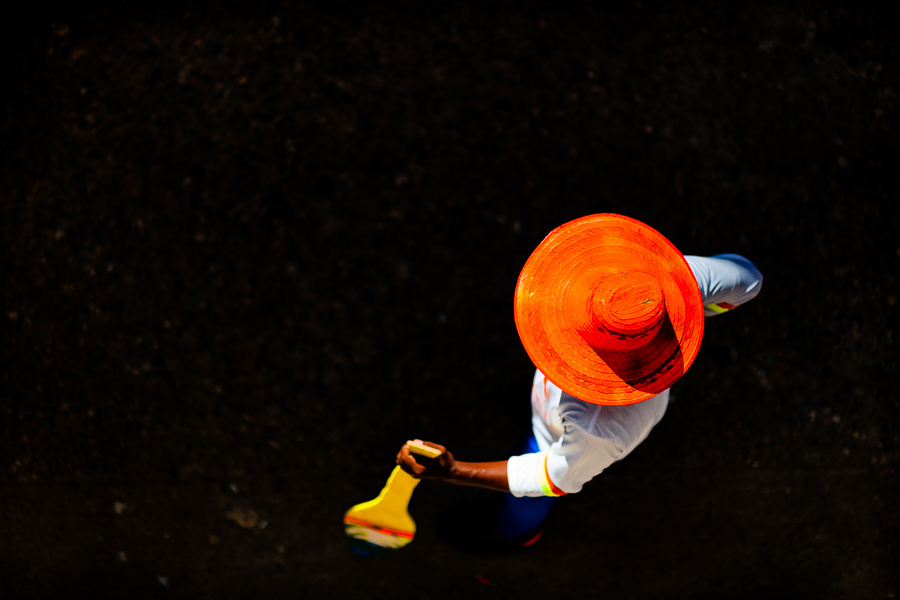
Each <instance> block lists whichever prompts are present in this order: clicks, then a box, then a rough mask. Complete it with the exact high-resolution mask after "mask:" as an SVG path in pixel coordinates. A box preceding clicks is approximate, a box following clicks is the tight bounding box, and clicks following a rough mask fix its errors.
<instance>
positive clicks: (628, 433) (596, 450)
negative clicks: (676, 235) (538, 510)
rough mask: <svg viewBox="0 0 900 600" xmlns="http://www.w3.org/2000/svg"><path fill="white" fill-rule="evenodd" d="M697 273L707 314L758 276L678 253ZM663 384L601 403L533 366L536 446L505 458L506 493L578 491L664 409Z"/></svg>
mask: <svg viewBox="0 0 900 600" xmlns="http://www.w3.org/2000/svg"><path fill="white" fill-rule="evenodd" d="M685 259H687V263H688V265H689V266H690V267H691V270H692V271H693V272H694V276H695V277H696V278H697V283H698V285H699V286H700V295H701V296H702V298H703V305H704V307H705V310H704V314H705V315H706V316H708V317H711V316H715V315H717V314H721V313H723V312H727V311H729V310H731V309H733V308H735V307H736V306H739V305H741V304H744V303H745V302H747V301H749V300H751V299H753V298H754V297H755V296H756V295H757V294H758V293H759V290H760V288H761V287H762V275H761V274H760V272H759V270H757V268H756V267H755V266H753V264H752V263H751V262H750V261H748V260H747V259H746V258H744V257H742V256H739V255H737V254H720V255H717V256H714V257H708V258H707V257H700V256H685ZM668 404H669V390H665V391H663V392H662V393H660V394H658V395H656V396H653V397H652V398H649V399H647V400H644V401H643V402H637V403H635V404H628V405H625V406H602V405H599V404H592V403H590V402H585V401H583V400H579V399H578V398H575V397H574V396H571V395H569V394H567V393H565V392H563V391H562V390H561V389H560V388H559V387H557V386H556V385H555V384H553V383H552V382H550V381H549V380H547V378H546V377H544V374H543V373H541V372H540V371H537V372H536V373H535V375H534V383H533V385H532V390H531V411H532V429H533V431H534V437H535V438H536V439H537V442H538V447H539V448H540V451H539V452H534V453H531V454H523V455H521V456H513V457H511V458H510V459H509V462H508V463H507V468H506V472H507V478H508V480H509V489H510V491H511V492H512V494H513V495H514V496H561V495H563V494H574V493H576V492H580V491H581V488H582V487H583V486H584V484H585V483H587V482H588V481H590V480H591V479H593V478H594V477H596V476H597V475H599V474H600V473H602V472H603V470H604V469H606V468H607V467H609V466H610V465H611V464H613V463H614V462H616V461H618V460H622V459H623V458H625V457H626V456H628V454H630V453H631V451H632V450H634V449H635V448H636V447H637V445H638V444H640V443H641V442H642V441H644V439H646V437H647V436H648V435H649V434H650V430H651V429H653V427H654V426H655V425H656V424H657V423H659V421H660V420H661V419H662V418H663V415H665V414H666V407H667V406H668Z"/></svg>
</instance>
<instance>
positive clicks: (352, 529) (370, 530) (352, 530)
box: [344, 441, 441, 556]
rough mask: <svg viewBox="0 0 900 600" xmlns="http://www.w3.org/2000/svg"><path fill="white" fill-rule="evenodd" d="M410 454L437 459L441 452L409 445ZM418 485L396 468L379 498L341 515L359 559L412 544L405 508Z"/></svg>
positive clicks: (411, 526)
mask: <svg viewBox="0 0 900 600" xmlns="http://www.w3.org/2000/svg"><path fill="white" fill-rule="evenodd" d="M407 444H409V451H410V452H412V453H413V454H418V455H419V456H425V457H427V458H436V457H438V456H440V455H441V451H440V450H436V449H434V448H431V447H430V446H425V445H424V444H419V443H418V442H413V441H409V442H407ZM418 484H419V480H418V479H413V478H412V476H410V475H408V474H407V473H406V472H405V471H403V470H402V469H401V468H400V467H399V466H397V467H394V471H393V473H391V476H390V477H389V478H388V480H387V484H385V486H384V489H383V490H381V493H380V494H378V497H377V498H375V499H374V500H369V501H368V502H363V503H362V504H357V505H356V506H354V507H353V508H351V509H350V510H348V511H347V512H346V513H345V514H344V533H346V534H347V539H348V541H349V542H350V549H351V550H353V551H354V552H356V553H357V554H361V555H362V556H377V555H379V554H384V553H385V552H389V551H391V550H396V549H398V548H402V547H403V546H405V545H407V544H408V543H410V542H411V541H412V540H413V536H415V534H416V523H415V521H413V519H412V517H411V516H409V512H408V511H407V506H409V499H410V498H411V497H412V493H413V490H414V489H415V488H416V485H418Z"/></svg>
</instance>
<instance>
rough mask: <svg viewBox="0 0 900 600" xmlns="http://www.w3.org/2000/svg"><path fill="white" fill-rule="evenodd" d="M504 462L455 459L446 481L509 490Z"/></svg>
mask: <svg viewBox="0 0 900 600" xmlns="http://www.w3.org/2000/svg"><path fill="white" fill-rule="evenodd" d="M506 462H507V461H505V460H503V461H496V462H461V461H456V464H455V466H454V468H453V470H452V471H451V473H450V476H449V477H448V478H447V481H449V482H450V483H455V484H457V485H471V486H475V487H481V488H487V489H489V490H496V491H498V492H508V491H509V479H508V477H507V474H506Z"/></svg>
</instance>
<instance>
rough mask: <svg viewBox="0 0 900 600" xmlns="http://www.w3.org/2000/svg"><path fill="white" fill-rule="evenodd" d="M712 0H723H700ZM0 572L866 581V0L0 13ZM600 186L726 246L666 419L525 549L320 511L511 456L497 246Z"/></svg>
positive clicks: (887, 234)
mask: <svg viewBox="0 0 900 600" xmlns="http://www.w3.org/2000/svg"><path fill="white" fill-rule="evenodd" d="M725 4H727V6H726V5H725ZM3 27H4V35H3V39H4V45H5V46H6V50H5V51H4V53H3V58H2V78H3V79H2V92H0V93H2V105H0V108H2V116H0V119H2V121H0V123H2V130H0V136H2V137H0V153H2V154H0V181H2V186H0V187H2V191H0V193H2V205H0V211H2V212H0V227H2V237H0V240H2V243H3V248H2V254H0V257H2V263H0V266H2V267H0V268H2V270H0V272H2V285H0V298H2V314H0V335H2V340H3V343H2V364H3V369H2V370H0V385H2V388H0V390H2V405H0V436H2V437H0V466H2V473H3V480H2V482H0V503H2V504H0V508H2V510H0V596H3V597H4V598H6V597H10V598H35V597H90V598H98V597H99V598H102V597H117V598H145V597H169V596H173V597H182V598H201V597H209V598H228V597H267V598H268V597H272V598H280V597H305V598H324V597H338V598H340V597H349V596H350V595H351V594H352V595H356V596H361V597H371V598H397V597H403V596H411V597H417V598H460V597H464V596H469V597H489V596H490V597H501V598H505V597H549V596H551V595H552V596H557V597H558V596H560V595H565V597H569V598H577V597H584V598H594V597H614V598H617V599H624V598H722V597H727V598H763V597H766V598H889V597H895V596H896V595H897V594H900V589H898V576H897V572H896V565H897V531H898V526H897V525H898V518H897V516H896V515H897V512H896V506H897V471H896V469H897V464H898V435H900V426H898V425H900V422H898V421H900V420H898V416H897V415H898V407H900V400H898V396H897V392H896V386H895V383H896V378H897V372H898V360H897V352H896V349H895V348H896V340H895V332H894V328H895V326H896V310H897V308H896V302H897V271H898V262H900V259H898V254H900V238H898V235H897V230H898V218H897V211H896V209H895V208H893V206H894V204H895V203H896V200H897V184H896V179H895V173H894V171H895V169H893V168H892V167H894V166H895V165H896V160H897V144H896V131H897V125H898V124H897V103H898V96H897V94H898V76H897V58H898V52H897V49H898V47H897V45H896V36H895V32H894V29H893V27H892V26H891V22H890V20H889V19H888V18H887V13H886V11H884V10H882V9H880V8H879V7H878V6H877V5H858V4H855V3H854V4H848V6H842V5H840V4H835V3H831V4H828V3H826V4H822V3H811V2H810V3H805V2H797V3H771V4H768V3H766V4H753V5H751V4H748V3H742V2H737V3H724V4H723V3H716V2H702V3H697V4H692V5H690V6H681V5H680V4H679V3H674V4H673V3H668V2H643V3H628V4H620V5H616V6H615V7H612V6H609V7H601V6H597V7H595V8H585V7H582V8H577V9H576V8H569V9H566V10H563V9H560V8H554V9H551V8H549V7H547V6H542V5H538V4H528V3H525V4H523V3H512V2H509V3H506V2H501V3H493V4H491V7H490V8H489V9H486V8H484V7H476V6H474V5H469V4H463V3H416V2H401V3H386V4H375V3H373V4H369V5H365V6H360V5H356V4H340V3H321V4H316V3H299V4H298V3H288V2H281V3H279V2H270V1H268V0H262V1H259V2H231V3H222V2H208V3H196V2H194V3H188V4H178V5H176V4H175V3H170V4H165V5H159V4H156V3H153V4H151V3H149V2H147V3H135V2H105V3H103V2H94V3H93V4H82V3H73V4H70V5H68V6H67V7H58V6H55V5H51V4H40V3H38V4H32V5H29V7H28V13H27V15H25V16H24V18H20V19H12V18H9V17H7V18H5V19H4V25H3ZM597 212H617V213H622V214H627V215H629V216H632V217H635V218H637V219H640V220H642V221H644V222H646V223H648V224H649V225H651V226H653V227H654V228H656V229H658V230H660V231H661V232H662V233H663V234H664V235H666V236H667V237H668V238H669V239H670V240H672V242H673V243H675V245H676V246H677V247H678V248H679V249H681V250H682V251H683V252H685V253H687V254H701V255H702V254H706V255H709V254H716V253H721V252H737V253H740V254H743V255H745V256H747V257H748V258H750V259H751V260H752V261H753V262H754V263H755V264H756V265H757V266H758V267H759V268H760V270H761V271H762V272H763V274H764V276H765V285H764V288H763V291H762V293H761V294H760V296H759V297H758V298H757V299H756V300H754V301H753V302H751V303H750V304H748V305H746V306H744V307H741V308H740V309H738V310H736V311H734V312H733V313H730V314H727V315H724V316H721V317H716V318H715V319H710V320H707V323H706V325H707V327H706V333H705V338H704V341H703V347H702V349H701V351H700V355H699V357H698V358H697V360H696V362H695V363H694V366H693V367H692V369H691V370H690V372H689V373H688V374H687V375H686V376H685V377H684V378H683V379H682V380H681V381H680V382H679V383H678V384H676V386H675V387H674V388H673V397H674V402H673V404H672V405H671V406H670V407H669V411H668V414H667V416H666V418H665V419H664V420H663V422H662V423H661V424H660V425H659V426H658V427H657V428H656V429H655V431H654V433H653V434H652V435H651V436H650V438H648V440H647V441H646V442H644V443H643V444H642V446H641V447H640V448H639V449H638V450H637V451H636V452H634V453H633V454H632V455H631V456H630V457H629V458H628V459H627V460H626V461H623V462H622V463H619V464H616V465H614V466H613V467H612V468H610V469H609V470H608V471H607V472H605V473H604V474H603V475H602V476H601V477H599V478H598V479H596V480H594V481H593V482H591V483H590V484H589V485H588V486H587V487H586V488H585V490H584V491H583V492H582V493H580V494H577V495H573V496H570V497H567V498H564V499H563V500H562V501H561V502H560V503H559V509H558V510H557V511H556V512H555V514H554V515H553V516H552V517H551V520H550V522H549V528H548V531H547V533H546V535H545V538H544V540H543V541H542V542H541V544H540V545H539V546H537V547H536V548H535V549H534V550H533V551H532V552H531V553H528V554H522V555H512V556H488V557H483V556H475V555H469V554H464V553H460V552H458V551H456V550H453V549H452V548H450V547H449V546H447V544H445V543H444V542H443V541H442V540H441V539H440V538H439V536H438V535H437V534H436V533H435V527H434V522H435V519H436V518H437V516H438V515H439V514H440V513H441V512H442V511H446V510H447V509H448V508H450V507H452V506H453V505H455V504H457V503H460V502H465V503H470V502H475V503H478V502H483V503H484V504H485V506H488V505H489V504H490V502H491V500H493V499H495V498H496V496H494V495H493V494H492V493H491V492H488V491H484V490H478V489H473V488H458V487H454V486H449V485H446V484H441V483H436V482H427V483H425V484H422V485H420V486H419V488H418V489H417V491H416V494H415V495H414V497H413V501H412V504H411V506H410V510H411V512H412V513H413V516H414V517H415V518H416V520H417V522H418V525H419V532H418V534H417V538H416V541H415V542H414V543H413V545H411V546H409V547H407V548H406V549H403V550H401V551H398V552H396V553H393V554H391V555H388V556H384V557H381V558H377V559H368V560H367V559H363V558H360V557H357V556H355V555H353V554H351V553H350V552H349V550H348V548H347V545H346V542H345V539H344V537H343V529H342V525H341V516H342V514H343V512H344V511H345V510H346V509H347V508H349V507H350V506H351V505H353V504H355V503H357V502H360V501H362V500H366V499H369V498H371V497H373V496H374V495H375V494H376V493H377V492H378V490H379V489H380V487H381V486H382V484H383V482H384V480H385V478H386V476H387V474H388V473H389V471H390V469H391V467H392V465H393V457H394V454H395V453H396V451H397V449H398V448H399V446H400V444H401V443H402V442H403V441H404V440H406V439H408V438H411V437H421V438H424V439H429V440H433V441H436V442H439V443H443V444H445V445H447V446H448V447H449V448H450V449H451V450H452V451H453V452H454V453H455V454H456V456H457V458H460V459H462V460H496V459H501V458H503V457H505V454H504V453H505V452H506V451H507V449H508V448H509V446H510V444H511V443H512V442H513V441H515V440H516V439H517V438H518V437H519V436H520V435H521V433H522V432H523V431H524V429H525V428H526V427H527V424H528V418H529V413H528V411H529V403H528V395H529V391H530V386H531V377H532V373H533V367H532V365H531V363H530V362H529V360H528V357H527V355H526V354H525V352H524V350H523V349H522V347H521V344H520V342H519V340H518V337H517V334H516V330H515V325H514V322H513V316H512V298H513V288H514V286H515V282H516V278H517V276H518V272H519V269H521V266H522V265H523V264H524V262H525V259H526V258H527V257H528V255H529V254H530V252H531V251H532V250H533V249H534V247H535V246H536V245H537V244H538V242H540V240H541V239H542V238H543V236H544V235H546V234H547V233H548V232H549V231H550V230H551V229H553V228H554V227H556V226H558V225H560V224H562V223H564V222H566V221H568V220H570V219H573V218H576V217H579V216H583V215H586V214H592V213H597Z"/></svg>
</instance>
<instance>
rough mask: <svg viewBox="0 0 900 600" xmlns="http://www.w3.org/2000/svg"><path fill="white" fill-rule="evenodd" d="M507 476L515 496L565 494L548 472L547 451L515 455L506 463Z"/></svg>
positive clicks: (555, 495) (554, 495)
mask: <svg viewBox="0 0 900 600" xmlns="http://www.w3.org/2000/svg"><path fill="white" fill-rule="evenodd" d="M506 477H507V479H508V482H509V491H510V493H512V495H513V496H516V497H519V498H521V497H522V496H532V497H534V496H551V497H554V498H555V497H557V496H563V495H565V493H566V492H564V491H562V490H561V489H559V488H558V487H557V486H556V485H555V484H554V483H553V480H552V479H550V475H549V473H548V472H547V452H534V453H532V454H522V455H521V456H513V457H510V459H509V460H508V461H507V463H506Z"/></svg>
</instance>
